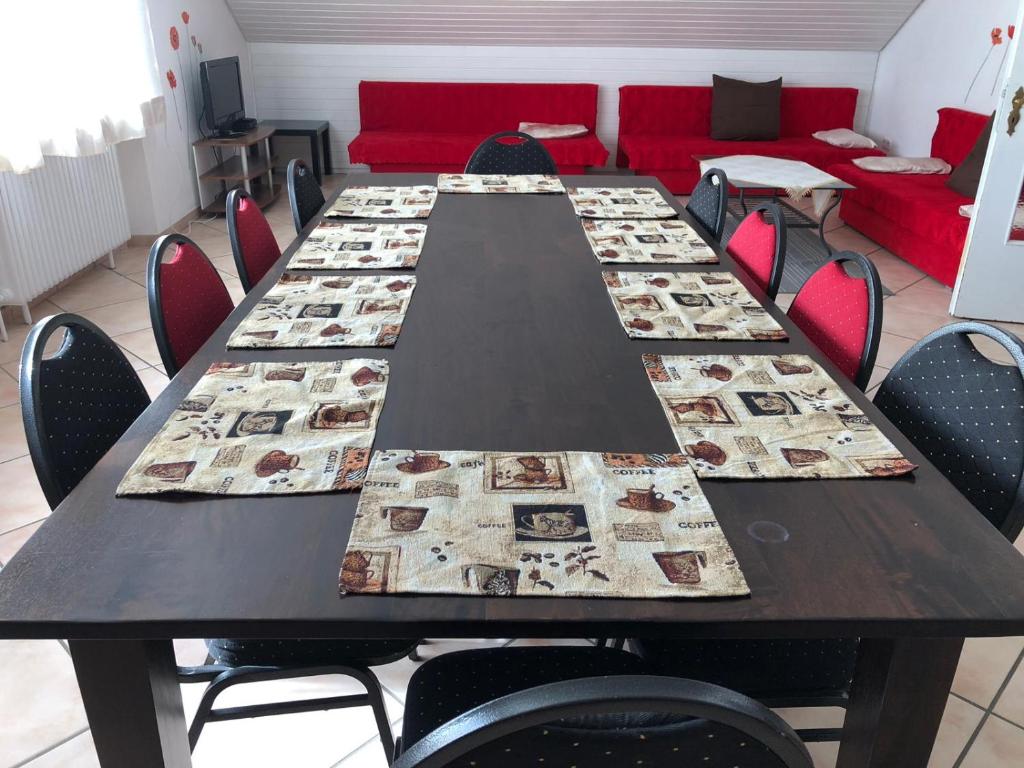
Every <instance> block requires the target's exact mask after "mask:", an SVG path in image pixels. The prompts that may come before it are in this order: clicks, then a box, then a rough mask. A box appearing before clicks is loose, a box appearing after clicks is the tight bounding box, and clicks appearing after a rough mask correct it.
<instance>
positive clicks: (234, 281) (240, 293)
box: [224, 277, 245, 307]
mask: <svg viewBox="0 0 1024 768" xmlns="http://www.w3.org/2000/svg"><path fill="white" fill-rule="evenodd" d="M224 285H225V286H226V287H227V289H228V293H229V294H231V300H232V301H233V302H235V306H236V307H237V306H238V305H239V304H240V303H241V302H242V299H244V298H245V289H244V288H243V287H242V281H241V280H239V279H238V278H237V277H225V278H224Z"/></svg>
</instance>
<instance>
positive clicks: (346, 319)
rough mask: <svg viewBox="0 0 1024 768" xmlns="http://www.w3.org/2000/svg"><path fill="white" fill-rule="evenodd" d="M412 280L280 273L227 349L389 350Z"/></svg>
mask: <svg viewBox="0 0 1024 768" xmlns="http://www.w3.org/2000/svg"><path fill="white" fill-rule="evenodd" d="M415 287H416V278H415V277H405V276H401V277H400V276H396V275H356V276H352V275H343V276H337V277H334V276H323V277H320V276H314V275H308V274H306V275H304V274H296V273H288V272H286V273H285V274H283V275H282V276H281V279H280V280H279V281H278V282H277V285H275V286H274V287H273V288H271V289H270V290H269V291H267V292H266V294H264V296H263V298H261V299H260V300H259V302H258V303H257V304H256V306H254V307H253V308H252V311H251V312H249V314H248V315H246V317H245V319H244V320H242V322H240V323H239V324H238V327H237V328H235V330H234V331H233V332H232V334H231V336H230V337H229V338H228V349H253V348H263V347H289V348H301V347H393V346H394V345H395V342H396V341H398V334H399V333H401V331H402V320H403V319H404V318H405V312H406V309H407V308H408V306H409V301H410V299H411V298H412V292H413V289H414V288H415Z"/></svg>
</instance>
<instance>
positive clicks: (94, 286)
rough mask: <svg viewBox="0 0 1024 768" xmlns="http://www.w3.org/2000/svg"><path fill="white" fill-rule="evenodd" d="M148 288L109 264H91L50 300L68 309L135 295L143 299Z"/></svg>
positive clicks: (118, 300)
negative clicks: (98, 265) (126, 276)
mask: <svg viewBox="0 0 1024 768" xmlns="http://www.w3.org/2000/svg"><path fill="white" fill-rule="evenodd" d="M145 297H146V289H145V288H143V287H142V286H140V285H139V284H138V283H135V282H133V281H132V280H128V279H127V278H125V277H124V276H123V275H120V274H118V273H117V272H112V271H110V270H109V269H107V268H106V267H91V268H89V269H87V270H85V271H83V272H82V273H81V274H79V275H76V276H75V277H74V278H73V279H72V281H71V282H70V283H69V284H68V285H66V286H64V287H63V288H61V289H60V290H59V291H57V292H56V293H54V294H53V295H52V296H50V301H51V302H53V303H54V304H56V305H57V306H58V307H61V308H62V309H64V310H66V311H68V312H79V313H80V312H81V311H82V310H84V309H94V308H96V307H105V306H107V305H108V304H119V303H120V302H123V301H131V300H132V299H144V298H145Z"/></svg>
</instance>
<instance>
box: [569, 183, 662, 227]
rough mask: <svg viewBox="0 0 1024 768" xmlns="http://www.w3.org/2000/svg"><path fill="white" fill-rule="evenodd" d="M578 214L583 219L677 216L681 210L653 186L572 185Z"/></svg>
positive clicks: (571, 194)
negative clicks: (673, 205)
mask: <svg viewBox="0 0 1024 768" xmlns="http://www.w3.org/2000/svg"><path fill="white" fill-rule="evenodd" d="M566 192H568V193H569V199H570V200H572V207H573V208H574V209H575V210H576V215H577V216H580V217H581V218H584V219H674V218H675V217H676V216H678V215H679V214H678V213H676V210H675V208H673V207H672V206H671V205H669V204H668V203H667V202H665V198H663V197H662V196H661V193H660V192H658V190H656V189H654V188H653V187H615V188H611V187H569V188H567V189H566Z"/></svg>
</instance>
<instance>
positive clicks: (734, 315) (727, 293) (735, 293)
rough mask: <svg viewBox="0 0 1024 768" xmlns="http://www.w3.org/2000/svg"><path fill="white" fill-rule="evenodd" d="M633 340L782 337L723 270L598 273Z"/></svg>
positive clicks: (776, 338)
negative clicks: (602, 278)
mask: <svg viewBox="0 0 1024 768" xmlns="http://www.w3.org/2000/svg"><path fill="white" fill-rule="evenodd" d="M603 277H604V284H605V285H606V286H608V293H609V295H610V296H611V300H612V305H613V306H614V307H615V311H616V312H617V313H618V314H619V320H620V321H622V327H623V328H624V329H625V331H626V335H628V336H630V337H631V338H634V339H716V340H738V341H784V340H785V339H786V338H788V337H787V335H786V332H785V331H784V330H783V329H782V326H780V325H779V324H778V323H777V322H775V320H774V319H773V318H772V316H771V315H769V314H768V311H767V310H766V309H765V308H764V307H763V306H761V304H760V303H759V302H758V301H757V299H755V298H754V297H753V296H751V295H750V291H748V290H747V289H746V288H745V287H744V286H743V284H742V283H741V282H740V281H739V280H737V279H736V277H735V276H734V275H731V274H729V273H728V272H604V273H603Z"/></svg>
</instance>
